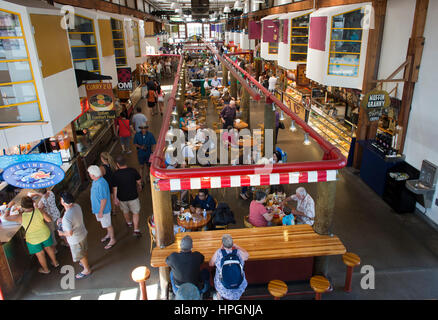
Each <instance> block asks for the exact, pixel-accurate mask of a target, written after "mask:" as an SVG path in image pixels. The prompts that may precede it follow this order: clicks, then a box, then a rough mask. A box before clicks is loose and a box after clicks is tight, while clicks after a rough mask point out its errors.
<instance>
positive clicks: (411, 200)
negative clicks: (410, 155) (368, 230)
mask: <svg viewBox="0 0 438 320" xmlns="http://www.w3.org/2000/svg"><path fill="white" fill-rule="evenodd" d="M419 177H420V171H419V170H417V169H415V168H414V167H413V166H411V165H410V164H408V163H407V162H405V161H403V162H400V163H398V164H396V165H395V166H394V167H392V168H391V169H389V170H388V173H387V177H386V183H385V190H384V192H383V196H382V198H383V200H385V202H386V203H387V204H389V205H390V206H391V208H392V209H393V210H394V211H395V212H397V213H408V212H414V210H415V203H416V202H417V196H416V195H415V194H414V193H413V192H411V191H409V190H408V189H407V188H406V186H405V184H406V181H407V180H412V179H418V178H419Z"/></svg>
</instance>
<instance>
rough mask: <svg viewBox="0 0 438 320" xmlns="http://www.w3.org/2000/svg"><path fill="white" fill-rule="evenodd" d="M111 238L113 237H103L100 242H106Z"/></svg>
mask: <svg viewBox="0 0 438 320" xmlns="http://www.w3.org/2000/svg"><path fill="white" fill-rule="evenodd" d="M109 239H111V237H103V238H102V239H100V242H106V241H108V240H109Z"/></svg>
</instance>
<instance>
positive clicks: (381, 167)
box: [358, 140, 404, 197]
mask: <svg viewBox="0 0 438 320" xmlns="http://www.w3.org/2000/svg"><path fill="white" fill-rule="evenodd" d="M358 143H359V144H360V145H361V146H362V147H363V153H362V164H361V166H360V177H361V179H362V180H363V181H364V182H365V183H366V184H367V185H368V186H369V187H370V188H371V189H373V190H374V191H375V192H376V193H377V194H378V195H379V196H381V197H382V196H383V193H384V191H385V184H386V177H387V174H388V170H390V169H391V168H392V167H394V166H395V165H396V164H397V163H399V162H402V161H404V156H401V157H397V158H388V157H385V156H384V155H383V154H382V153H381V152H380V151H379V150H377V149H376V148H375V147H374V146H373V145H371V141H369V140H362V141H358Z"/></svg>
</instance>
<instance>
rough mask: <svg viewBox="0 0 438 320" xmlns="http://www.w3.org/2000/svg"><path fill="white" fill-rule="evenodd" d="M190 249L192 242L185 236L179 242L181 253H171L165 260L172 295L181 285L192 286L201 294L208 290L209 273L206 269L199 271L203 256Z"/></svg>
mask: <svg viewBox="0 0 438 320" xmlns="http://www.w3.org/2000/svg"><path fill="white" fill-rule="evenodd" d="M192 247H193V240H192V238H191V237H190V236H189V235H187V236H185V237H184V238H182V240H181V242H180V248H181V251H180V252H173V253H171V254H170V255H169V256H168V257H167V258H166V264H167V265H168V266H169V267H170V270H171V271H170V282H171V284H172V289H173V293H174V294H177V292H178V289H179V287H180V286H181V285H182V284H183V283H192V284H194V285H195V286H196V287H197V288H198V290H199V292H200V293H201V294H203V293H205V292H207V291H208V289H209V288H210V273H209V272H208V270H207V269H203V270H201V265H202V264H203V263H204V259H205V258H204V255H203V254H202V253H200V252H198V251H194V252H192Z"/></svg>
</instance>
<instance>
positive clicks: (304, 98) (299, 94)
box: [283, 80, 311, 121]
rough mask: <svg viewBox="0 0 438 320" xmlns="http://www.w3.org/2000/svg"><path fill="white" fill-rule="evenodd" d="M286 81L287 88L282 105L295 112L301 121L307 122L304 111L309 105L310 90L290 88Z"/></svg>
mask: <svg viewBox="0 0 438 320" xmlns="http://www.w3.org/2000/svg"><path fill="white" fill-rule="evenodd" d="M290 84H291V83H290V80H288V86H287V88H286V91H285V92H284V94H283V103H284V104H285V105H286V106H288V107H289V109H290V110H291V111H293V112H295V113H296V114H297V115H298V116H299V117H300V118H301V119H302V120H304V121H307V119H306V118H307V117H306V111H307V112H308V111H309V110H310V109H309V105H310V93H311V91H310V89H308V88H306V87H292V86H291V85H290Z"/></svg>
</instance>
